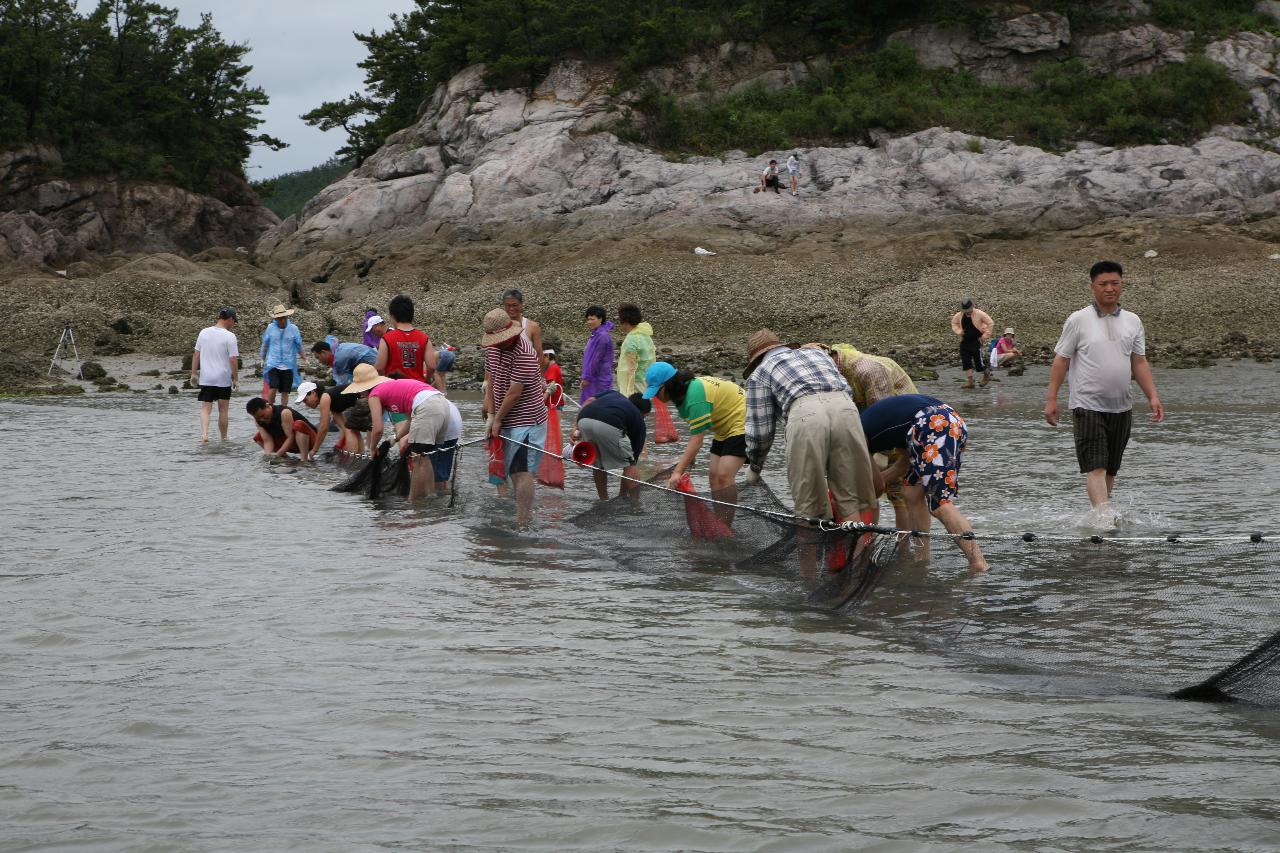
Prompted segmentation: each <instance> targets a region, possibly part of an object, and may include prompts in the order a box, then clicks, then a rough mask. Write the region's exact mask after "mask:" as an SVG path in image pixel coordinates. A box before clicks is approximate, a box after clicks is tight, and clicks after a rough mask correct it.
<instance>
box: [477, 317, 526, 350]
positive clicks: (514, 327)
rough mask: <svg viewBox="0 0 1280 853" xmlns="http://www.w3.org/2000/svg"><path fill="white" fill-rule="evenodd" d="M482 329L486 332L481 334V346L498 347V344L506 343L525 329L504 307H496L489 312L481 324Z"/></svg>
mask: <svg viewBox="0 0 1280 853" xmlns="http://www.w3.org/2000/svg"><path fill="white" fill-rule="evenodd" d="M480 329H481V331H482V332H483V333H484V334H482V335H481V336H480V346H482V347H496V346H497V345H498V344H502V343H506V342H507V341H509V340H511V339H512V338H514V337H516V336H518V335H519V334H520V333H521V332H522V331H524V330H523V328H522V327H521V325H520V323H518V322H517V321H515V320H512V319H511V318H510V317H509V316H507V312H506V309H504V308H494V309H493V310H492V311H490V312H489V313H488V314H485V315H484V321H483V322H482V323H481V324H480Z"/></svg>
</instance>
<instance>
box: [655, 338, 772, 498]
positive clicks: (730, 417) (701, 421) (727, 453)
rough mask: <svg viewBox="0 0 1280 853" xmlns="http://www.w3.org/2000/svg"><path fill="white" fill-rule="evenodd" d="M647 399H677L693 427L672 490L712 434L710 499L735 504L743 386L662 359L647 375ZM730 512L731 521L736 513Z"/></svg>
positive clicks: (742, 448)
mask: <svg viewBox="0 0 1280 853" xmlns="http://www.w3.org/2000/svg"><path fill="white" fill-rule="evenodd" d="M643 399H645V400H655V399H656V400H658V401H661V402H663V403H674V404H675V406H676V410H677V411H679V412H680V417H682V418H684V420H685V422H686V423H687V424H688V425H689V444H688V445H687V446H686V447H685V449H684V452H683V453H682V454H680V459H679V461H678V462H676V465H675V468H673V469H672V471H671V477H670V478H669V479H668V481H667V486H668V488H672V489H675V488H679V483H680V477H681V475H683V474H684V473H686V472H687V471H688V470H689V469H690V468H692V467H693V462H694V460H695V459H697V457H698V451H700V450H701V449H702V445H703V443H704V442H705V440H706V435H707V433H708V432H709V433H711V448H710V450H711V466H710V470H709V472H708V475H709V479H710V481H711V494H712V497H714V498H716V499H717V500H722V501H725V502H726V503H737V501H738V486H737V483H736V478H737V475H738V471H739V470H741V468H742V466H743V465H744V464H746V461H747V436H746V433H747V398H746V394H745V393H744V392H743V390H742V388H741V387H740V386H738V385H736V384H734V383H733V382H730V381H728V380H727V379H716V378H715V377H713V376H694V375H693V372H692V371H689V370H676V368H675V365H673V364H671V363H670V362H666V361H658V362H654V364H653V365H652V366H650V368H649V370H648V372H646V373H645V389H644V394H643ZM726 516H727V517H728V518H730V519H731V518H732V513H731V512H729V513H726Z"/></svg>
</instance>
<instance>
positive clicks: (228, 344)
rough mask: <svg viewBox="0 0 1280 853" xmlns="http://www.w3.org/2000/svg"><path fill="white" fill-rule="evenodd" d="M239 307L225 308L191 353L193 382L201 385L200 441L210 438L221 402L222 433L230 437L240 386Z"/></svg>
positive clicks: (219, 420) (204, 331)
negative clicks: (233, 401)
mask: <svg viewBox="0 0 1280 853" xmlns="http://www.w3.org/2000/svg"><path fill="white" fill-rule="evenodd" d="M235 324H236V309H234V308H223V309H222V310H221V311H219V312H218V321H217V322H216V323H214V324H213V325H212V326H210V327H209V328H207V329H204V330H203V331H201V332H200V335H199V336H198V337H197V338H196V349H195V352H194V353H193V354H192V356H191V384H192V385H198V386H199V387H200V394H199V400H200V442H201V443H202V444H203V443H205V442H207V441H208V440H209V418H210V416H211V415H212V414H213V402H214V401H215V400H217V401H218V433H219V434H220V435H221V436H222V440H223V441H226V440H227V414H228V411H227V410H228V408H229V407H230V405H231V392H232V390H233V389H236V388H239V387H240V344H239V341H237V339H236V335H235V332H233V331H231V328H232V326H234V325H235Z"/></svg>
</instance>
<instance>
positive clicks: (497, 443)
mask: <svg viewBox="0 0 1280 853" xmlns="http://www.w3.org/2000/svg"><path fill="white" fill-rule="evenodd" d="M503 445H504V442H503V440H502V436H500V435H491V436H489V440H488V441H486V442H485V445H484V446H485V449H487V450H488V451H489V482H490V483H492V484H493V485H495V486H500V485H502V484H503V483H505V482H506V481H507V463H506V462H504V461H503V458H504V457H503V455H502V451H503Z"/></svg>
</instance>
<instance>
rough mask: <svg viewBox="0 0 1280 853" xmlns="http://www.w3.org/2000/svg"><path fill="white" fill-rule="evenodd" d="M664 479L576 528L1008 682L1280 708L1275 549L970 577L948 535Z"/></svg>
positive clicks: (1056, 555)
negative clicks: (850, 524)
mask: <svg viewBox="0 0 1280 853" xmlns="http://www.w3.org/2000/svg"><path fill="white" fill-rule="evenodd" d="M668 476H669V472H667V471H656V472H650V473H649V476H648V478H647V483H648V485H645V486H639V487H637V488H636V489H635V490H633V491H632V492H630V493H628V494H625V495H623V496H621V497H619V498H614V499H612V500H610V501H608V502H605V503H601V504H598V505H596V506H595V507H593V508H592V509H590V510H587V511H586V512H583V513H580V514H579V515H577V516H575V517H573V519H572V522H573V525H574V526H575V527H576V528H577V529H579V530H581V531H582V532H583V534H584V536H585V540H586V541H587V542H589V543H590V544H591V547H593V548H597V549H600V550H603V551H606V552H607V553H609V555H610V556H611V557H612V558H614V559H615V560H616V561H618V562H620V563H622V564H624V565H627V566H630V567H634V568H635V569H636V570H638V571H653V570H655V569H656V570H659V571H662V570H665V569H667V568H668V567H670V568H673V569H676V570H684V571H687V570H689V569H691V568H692V569H694V570H697V571H715V572H724V573H728V574H731V575H732V576H734V577H736V578H738V579H739V580H740V581H741V582H742V583H744V585H746V586H748V587H750V588H752V589H757V590H760V591H762V592H764V593H766V594H769V595H770V596H774V597H779V596H780V597H782V598H783V599H790V600H792V601H795V602H796V603H800V604H804V605H807V606H817V607H822V608H832V609H843V610H845V611H846V612H848V613H849V614H850V615H851V617H852V618H853V619H854V622H855V624H856V625H858V626H859V628H860V629H862V630H865V631H868V632H873V633H879V634H882V635H883V636H885V637H886V638H892V639H894V640H898V641H905V642H909V643H911V644H914V645H917V646H919V647H920V648H922V649H924V650H929V651H934V652H938V653H942V654H946V655H949V656H961V657H967V658H972V659H973V660H975V661H979V662H981V663H982V664H983V665H984V666H988V667H994V668H996V669H998V670H1000V671H1002V672H1006V673H1009V674H1011V675H1015V676H1017V675H1024V674H1025V675H1028V676H1030V677H1034V678H1036V679H1040V680H1043V679H1045V678H1046V677H1047V678H1048V680H1049V682H1051V683H1059V682H1064V680H1068V679H1082V680H1085V681H1087V682H1088V683H1089V685H1090V687H1089V688H1088V689H1089V690H1092V691H1098V692H1116V693H1124V694H1133V693H1135V692H1140V693H1149V694H1151V695H1164V696H1172V697H1176V698H1182V699H1193V700H1200V701H1218V702H1227V701H1232V702H1235V701H1238V702H1244V703H1250V704H1254V705H1261V706H1267V707H1280V632H1277V631H1276V628H1277V627H1280V603H1277V602H1276V601H1274V600H1273V598H1272V596H1271V595H1270V592H1269V590H1270V588H1271V585H1272V580H1271V579H1272V577H1273V576H1274V566H1275V565H1276V562H1277V558H1278V557H1280V553H1278V552H1277V547H1278V546H1277V545H1276V544H1273V543H1271V542H1269V541H1266V542H1256V543H1253V542H1248V541H1247V540H1244V539H1242V540H1241V542H1239V543H1234V544H1228V543H1224V542H1222V541H1220V540H1213V541H1199V542H1196V541H1185V542H1182V541H1179V542H1168V541H1164V540H1162V539H1160V538H1158V537H1157V538H1155V539H1154V540H1142V541H1128V540H1102V541H1097V542H1093V541H1089V539H1088V538H1087V537H1084V536H1082V537H1080V538H1079V539H1075V538H1070V537H1059V538H1054V539H1040V540H1036V541H1031V542H1027V541H1023V540H1022V539H1021V537H1018V536H1010V537H1007V538H991V539H980V543H981V546H982V548H983V550H984V552H985V554H986V556H987V559H988V560H989V561H990V563H991V565H992V569H991V571H989V572H987V573H983V574H978V575H974V574H972V573H970V572H969V571H968V567H967V566H968V564H967V561H966V559H965V558H964V556H963V554H962V553H961V551H960V550H959V548H958V547H957V546H956V544H955V542H954V541H953V540H952V539H951V537H948V536H943V535H938V536H930V537H918V536H911V535H908V534H901V533H900V534H890V533H874V534H872V533H862V534H858V533H852V532H848V531H843V530H837V531H824V530H819V529H815V528H814V527H812V526H810V525H809V524H807V523H803V522H800V521H798V520H796V519H794V518H792V517H790V513H789V511H788V508H787V507H786V506H785V505H784V504H783V503H782V502H781V501H780V500H779V499H778V498H777V496H776V495H774V494H773V492H772V491H770V490H769V489H768V487H767V486H765V485H763V484H760V485H754V486H740V487H738V494H737V495H736V499H737V501H738V502H739V503H740V504H741V506H738V507H733V506H726V505H723V504H718V503H712V502H708V501H705V500H702V499H701V498H699V497H694V496H692V495H691V494H690V493H689V488H691V486H689V485H688V484H682V487H681V488H680V489H679V490H676V491H666V490H665V489H658V488H653V486H665V484H666V482H667V477H668ZM704 497H711V498H712V499H713V500H714V499H718V498H723V499H725V501H726V502H729V501H730V500H731V499H732V498H733V497H735V496H734V495H710V496H704ZM748 507H750V509H748ZM833 568H835V569H837V570H835V571H833V570H832V569H833ZM1064 683H1065V682H1064Z"/></svg>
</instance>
